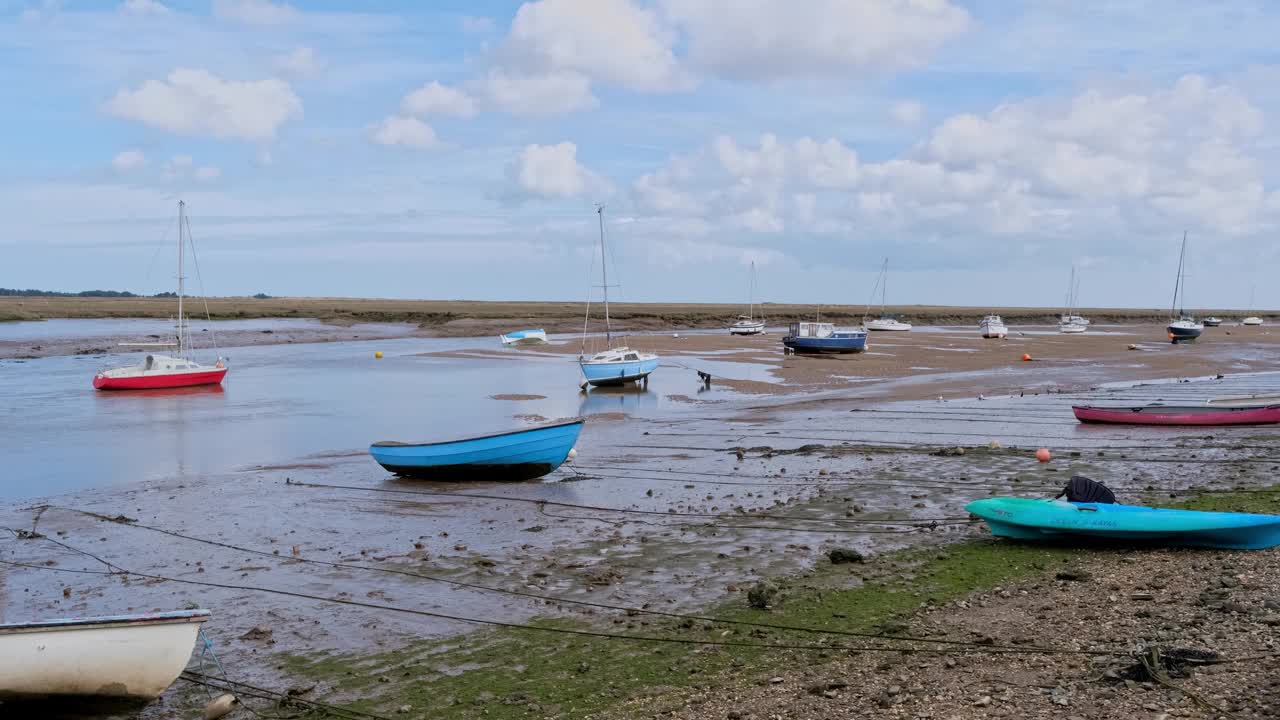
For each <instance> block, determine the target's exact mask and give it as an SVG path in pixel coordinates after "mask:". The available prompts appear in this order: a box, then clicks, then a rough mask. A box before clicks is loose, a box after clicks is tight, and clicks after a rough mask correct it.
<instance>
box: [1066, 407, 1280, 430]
mask: <svg viewBox="0 0 1280 720" xmlns="http://www.w3.org/2000/svg"><path fill="white" fill-rule="evenodd" d="M1071 412H1073V413H1075V415H1076V419H1077V420H1079V421H1080V422H1083V423H1114V424H1118V425H1267V424H1270V423H1280V405H1265V406H1256V407H1241V408H1230V409H1227V408H1214V407H1209V406H1205V407H1199V406H1189V407H1173V406H1159V405H1141V406H1138V407H1131V408H1099V407H1089V406H1087V405H1075V406H1072V408H1071Z"/></svg>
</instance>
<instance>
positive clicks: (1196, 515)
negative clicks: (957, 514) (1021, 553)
mask: <svg viewBox="0 0 1280 720" xmlns="http://www.w3.org/2000/svg"><path fill="white" fill-rule="evenodd" d="M965 510H968V511H969V512H971V513H973V514H974V515H977V516H978V517H980V518H982V519H983V520H985V521H986V522H987V526H988V527H990V528H991V534H993V535H996V536H998V537H1007V538H1012V539H1015V540H1053V539H1065V538H1068V537H1076V538H1082V537H1088V538H1107V539H1113V540H1136V541H1145V542H1160V543H1166V544H1169V545H1194V546H1198V547H1214V548H1229V549H1233V550H1261V549H1263V548H1269V547H1274V546H1276V545H1280V515H1255V514H1252V513H1228V512H1201V511H1199V510H1174V509H1169V508H1152V507H1143V506H1141V505H1111V504H1103V503H1072V502H1066V501H1064V500H1035V499H1030V498H1012V497H996V498H987V499H985V500H975V501H974V502H971V503H969V504H968V505H966V506H965Z"/></svg>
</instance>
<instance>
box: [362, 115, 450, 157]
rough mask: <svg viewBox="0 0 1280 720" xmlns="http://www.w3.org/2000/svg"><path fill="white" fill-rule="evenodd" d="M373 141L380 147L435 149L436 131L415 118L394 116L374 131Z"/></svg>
mask: <svg viewBox="0 0 1280 720" xmlns="http://www.w3.org/2000/svg"><path fill="white" fill-rule="evenodd" d="M373 141H374V142H376V143H378V144H379V145H388V146H400V147H408V148H415V149H419V150H421V149H425V148H431V147H435V146H436V144H437V140H436V131H435V130H433V129H431V126H430V125H428V124H426V123H424V122H422V121H421V120H419V119H417V118H414V117H406V116H404V115H392V116H390V117H388V118H387V119H385V120H383V121H382V122H381V123H380V124H379V125H378V126H377V127H375V128H374V129H373Z"/></svg>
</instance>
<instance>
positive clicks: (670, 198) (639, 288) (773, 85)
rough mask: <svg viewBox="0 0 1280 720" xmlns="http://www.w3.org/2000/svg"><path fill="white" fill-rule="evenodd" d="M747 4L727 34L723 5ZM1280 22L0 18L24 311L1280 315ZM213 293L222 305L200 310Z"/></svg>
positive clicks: (414, 6) (715, 14) (193, 3)
mask: <svg viewBox="0 0 1280 720" xmlns="http://www.w3.org/2000/svg"><path fill="white" fill-rule="evenodd" d="M730 8H731V9H730ZM1277 37H1280V7H1276V6H1275V5H1274V4H1273V3H1269V2H1266V1H1264V0H1257V1H1250V0H1236V1H1234V2H1229V3H1205V2H1203V1H1201V0H1110V1H1107V2H1102V1H1098V2H1090V1H1087V0H1081V1H1073V0H1039V1H1038V2H1025V3H1009V2H1005V1H1004V0H969V1H966V0H806V1H805V2H795V1H794V0H734V2H733V3H726V2H724V1H723V0H531V1H529V2H515V1H499V0H432V1H431V2H418V1H416V0H415V1H410V0H401V1H394V0H363V1H361V2H350V1H349V2H337V1H336V0H309V1H304V0H292V1H291V2H278V1H273V0H78V1H77V0H63V1H62V2H55V1H53V0H0V108H3V111H2V112H0V218H2V219H0V287H32V288H42V289H58V290H82V289H90V288H103V289H127V290H132V291H135V292H158V291H163V290H169V289H172V286H173V284H174V279H173V276H174V270H173V262H174V254H173V253H174V250H173V247H172V246H173V239H174V235H173V232H174V227H175V222H174V217H175V214H176V205H177V201H178V200H180V199H181V200H185V201H186V203H187V207H188V211H189V215H190V220H191V229H192V236H193V238H194V241H195V244H196V247H197V251H198V257H199V270H200V277H199V278H198V282H197V284H196V289H197V290H199V287H200V286H201V285H202V286H203V288H204V291H205V292H207V293H208V294H210V295H241V294H252V293H257V292H265V293H268V294H272V295H311V296H361V297H394V298H433V299H479V300H579V299H584V298H585V297H586V296H587V294H588V293H595V294H596V295H597V296H598V293H599V290H598V289H596V290H592V285H593V284H594V285H598V284H599V283H600V280H599V279H598V278H597V277H596V274H597V273H598V271H599V259H598V256H597V254H596V253H597V252H598V251H597V243H598V225H597V216H596V212H595V207H596V204H597V203H604V205H605V211H604V220H605V231H606V238H607V240H608V242H609V254H610V256H611V259H610V262H611V264H610V268H611V275H610V283H611V284H612V283H614V282H616V283H617V284H618V285H619V287H617V288H615V289H612V290H611V291H610V295H611V297H614V298H621V299H624V300H633V301H676V302H746V301H747V299H748V297H747V295H748V287H749V282H750V272H751V271H750V268H751V266H752V265H753V264H754V266H755V267H756V270H757V275H758V281H757V286H758V291H757V297H756V299H757V301H773V302H794V303H828V304H829V303H846V304H862V303H866V302H867V301H868V300H869V299H870V296H871V289H872V286H873V285H874V283H875V279H876V274H877V272H878V271H879V268H880V265H881V263H882V261H883V260H884V259H885V258H886V257H887V258H888V259H889V278H888V292H887V299H888V302H889V303H891V304H895V303H920V304H950V305H977V306H984V305H985V306H992V307H1000V306H1056V305H1060V304H1062V303H1063V301H1064V298H1065V295H1066V291H1067V284H1068V276H1069V274H1070V272H1071V267H1072V266H1073V265H1074V266H1075V267H1076V268H1077V272H1078V275H1079V277H1080V303H1081V305H1083V306H1085V307H1089V306H1093V307H1100V306H1134V307H1166V306H1168V304H1169V303H1170V300H1171V298H1172V294H1173V282H1174V276H1175V272H1176V268H1177V263H1178V247H1179V243H1180V242H1181V239H1182V236H1183V233H1184V232H1186V233H1187V235H1188V238H1189V241H1188V259H1187V303H1188V305H1189V306H1192V307H1209V308H1246V307H1248V306H1249V305H1250V296H1251V291H1252V288H1254V287H1256V299H1255V300H1254V301H1253V305H1254V306H1256V307H1260V308H1267V307H1271V308H1275V307H1280V284H1277V283H1274V282H1269V280H1270V279H1271V277H1272V276H1273V274H1274V268H1276V267H1277V262H1278V261H1280V243H1277V242H1276V238H1277V237H1280V234H1278V232H1277V231H1278V230H1280V142H1278V141H1277V140H1276V134H1275V130H1276V128H1277V122H1278V118H1280V44H1277V43H1276V42H1275V38H1277ZM193 282H195V280H193Z"/></svg>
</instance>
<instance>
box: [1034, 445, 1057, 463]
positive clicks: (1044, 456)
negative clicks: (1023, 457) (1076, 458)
mask: <svg viewBox="0 0 1280 720" xmlns="http://www.w3.org/2000/svg"><path fill="white" fill-rule="evenodd" d="M1052 458H1053V455H1052V454H1051V453H1050V452H1049V448H1040V449H1039V450H1037V451H1036V459H1037V460H1039V461H1040V462H1042V463H1047V462H1049V460H1051V459H1052Z"/></svg>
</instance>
